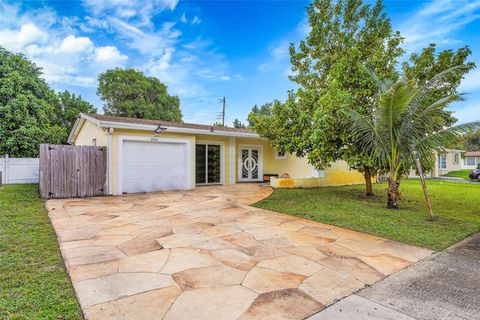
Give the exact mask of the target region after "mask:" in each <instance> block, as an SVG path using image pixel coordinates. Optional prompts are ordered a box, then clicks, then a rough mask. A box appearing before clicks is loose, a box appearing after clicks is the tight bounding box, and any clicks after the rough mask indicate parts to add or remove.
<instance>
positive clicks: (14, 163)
mask: <svg viewBox="0 0 480 320" xmlns="http://www.w3.org/2000/svg"><path fill="white" fill-rule="evenodd" d="M0 171H1V172H2V183H3V184H9V183H38V173H39V160H38V158H9V157H8V156H2V157H0Z"/></svg>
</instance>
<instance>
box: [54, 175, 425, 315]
mask: <svg viewBox="0 0 480 320" xmlns="http://www.w3.org/2000/svg"><path fill="white" fill-rule="evenodd" d="M270 193H271V189H270V188H269V187H264V186H261V185H257V184H237V185H234V186H219V187H198V188H197V189H196V190H195V191H186V192H161V193H150V194H137V195H125V196H120V197H101V198H90V199H66V200H50V201H48V202H47V208H48V211H49V216H50V219H51V221H52V223H53V226H54V228H55V231H56V233H57V236H58V240H59V243H60V248H61V251H62V254H63V257H64V259H65V264H66V266H67V269H68V273H69V275H70V277H71V279H72V282H73V285H74V287H75V291H76V294H77V296H78V299H79V301H80V304H81V306H82V309H83V311H84V313H85V315H86V317H87V318H89V319H162V318H163V319H189V320H190V319H209V320H211V319H222V320H226V319H302V318H305V317H307V316H310V315H312V314H314V313H316V312H318V311H320V310H321V309H323V308H324V307H325V306H326V305H328V304H331V303H332V302H334V301H335V300H336V299H339V298H341V297H344V296H346V295H349V294H351V293H352V292H354V291H356V290H358V289H360V288H362V287H364V286H365V285H368V284H372V283H374V282H376V281H378V280H380V279H382V278H384V277H385V276H386V275H389V274H391V273H393V272H396V271H398V270H400V269H402V268H404V267H406V266H408V265H409V264H411V263H413V262H415V261H418V260H419V259H422V258H424V257H426V256H428V255H430V254H431V252H430V251H428V250H425V249H420V248H417V247H413V246H408V245H405V244H400V243H398V242H394V241H390V240H385V239H381V238H378V237H373V236H369V235H365V234H362V233H358V232H354V231H350V230H346V229H342V228H337V227H333V226H330V225H325V224H321V223H317V222H313V221H310V220H305V219H300V218H296V217H292V216H288V215H284V214H280V213H276V212H271V211H266V210H261V209H256V208H253V207H250V206H249V204H251V203H253V202H255V201H258V200H260V199H262V198H264V197H266V196H268V195H269V194H270Z"/></svg>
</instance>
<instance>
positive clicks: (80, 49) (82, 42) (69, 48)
mask: <svg viewBox="0 0 480 320" xmlns="http://www.w3.org/2000/svg"><path fill="white" fill-rule="evenodd" d="M93 48H94V45H93V42H92V40H90V38H88V37H75V36H74V35H69V36H67V37H65V38H64V39H63V40H62V42H61V43H60V48H59V49H60V51H61V52H63V53H66V54H90V53H91V52H93Z"/></svg>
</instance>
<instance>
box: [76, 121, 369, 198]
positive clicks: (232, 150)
mask: <svg viewBox="0 0 480 320" xmlns="http://www.w3.org/2000/svg"><path fill="white" fill-rule="evenodd" d="M128 137H135V138H144V139H146V140H147V141H148V140H149V139H155V138H157V139H168V138H171V139H183V140H188V141H189V144H190V150H189V153H190V154H191V155H192V156H191V159H190V174H191V176H190V181H191V182H192V183H191V188H194V187H195V144H196V143H197V142H205V143H212V144H214V143H216V144H220V145H221V154H222V157H223V159H222V160H223V165H222V168H221V171H222V183H224V184H230V183H236V182H238V181H239V172H238V169H239V156H240V148H241V146H242V145H250V146H258V147H260V149H261V159H262V161H261V162H262V163H263V167H262V169H263V171H262V170H260V172H259V174H260V177H259V178H263V176H261V175H262V174H278V175H279V176H280V175H282V174H284V173H288V174H289V176H290V177H292V178H294V180H295V181H296V182H295V183H294V185H295V186H297V185H298V184H301V186H304V187H306V186H320V185H339V184H354V183H363V176H362V174H360V173H358V172H356V171H353V170H349V169H348V167H347V165H346V164H345V163H343V162H337V163H334V164H332V166H331V167H330V168H327V169H326V170H325V172H324V176H323V177H322V178H314V176H315V173H316V171H315V170H314V168H313V167H312V166H311V165H310V164H308V160H307V159H305V158H297V157H295V156H294V155H290V154H287V156H286V159H277V158H276V156H275V154H276V152H275V150H274V149H273V148H272V147H271V146H270V144H269V143H268V141H266V140H265V139H260V138H240V137H236V138H235V137H226V136H215V135H198V134H197V135H195V134H191V133H172V132H163V133H161V134H154V133H153V132H151V131H145V130H129V129H114V130H113V131H108V130H107V129H101V128H99V127H98V126H97V125H95V124H94V123H92V122H90V121H85V122H84V123H83V125H82V127H81V130H80V132H79V133H78V136H77V138H76V140H75V145H92V140H93V139H96V143H97V145H98V146H107V148H108V149H109V166H108V167H109V191H110V193H111V194H118V193H119V188H118V185H119V170H120V168H119V159H120V154H119V153H120V148H119V146H120V145H119V144H120V141H121V139H126V138H128ZM262 163H261V165H262ZM298 179H304V180H301V182H299V181H300V180H298ZM278 183H280V182H278V181H277V184H278ZM284 184H288V183H287V182H285V183H284Z"/></svg>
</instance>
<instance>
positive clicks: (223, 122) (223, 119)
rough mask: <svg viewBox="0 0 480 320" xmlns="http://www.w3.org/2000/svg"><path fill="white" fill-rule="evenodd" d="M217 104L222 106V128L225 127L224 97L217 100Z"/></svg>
mask: <svg viewBox="0 0 480 320" xmlns="http://www.w3.org/2000/svg"><path fill="white" fill-rule="evenodd" d="M218 102H219V103H222V104H223V108H222V126H223V127H225V97H223V98H222V99H218Z"/></svg>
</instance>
